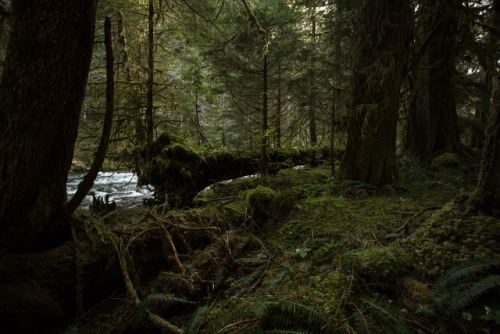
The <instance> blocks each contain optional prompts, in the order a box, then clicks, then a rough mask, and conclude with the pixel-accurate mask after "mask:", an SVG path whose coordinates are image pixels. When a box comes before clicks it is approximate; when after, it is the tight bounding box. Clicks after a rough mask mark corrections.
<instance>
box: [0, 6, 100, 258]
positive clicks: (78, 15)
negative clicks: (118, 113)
mask: <svg viewBox="0 0 500 334" xmlns="http://www.w3.org/2000/svg"><path fill="white" fill-rule="evenodd" d="M95 11H96V1H83V0H78V1H76V0H75V1H48V0H40V1H29V0H16V1H12V11H11V25H12V29H11V37H10V43H9V47H8V50H7V54H6V59H5V67H4V71H3V76H2V80H1V83H0V173H1V175H0V176H1V177H0V189H1V190H0V246H3V247H6V248H10V249H13V250H19V251H28V250H31V249H33V248H34V247H36V246H37V244H40V243H43V242H44V240H43V239H44V238H46V237H47V236H48V235H51V233H52V232H53V231H54V228H55V227H56V226H55V221H54V220H52V218H53V217H54V216H55V215H57V213H58V212H59V210H61V208H62V207H63V206H64V205H65V203H66V181H67V175H68V171H69V169H70V166H71V160H72V157H73V150H74V144H75V141H76V137H77V130H78V122H79V115H80V111H81V107H82V103H83V98H84V93H85V86H86V83H87V77H88V71H89V66H90V59H91V55H92V46H93V42H94V22H95ZM48 241H51V240H48Z"/></svg>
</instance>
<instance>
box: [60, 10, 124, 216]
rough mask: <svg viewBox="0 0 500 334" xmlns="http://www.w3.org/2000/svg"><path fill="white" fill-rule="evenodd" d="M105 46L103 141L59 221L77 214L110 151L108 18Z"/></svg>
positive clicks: (112, 91)
mask: <svg viewBox="0 0 500 334" xmlns="http://www.w3.org/2000/svg"><path fill="white" fill-rule="evenodd" d="M104 45H105V47H106V114H105V117H104V125H103V128H102V134H101V139H100V141H99V147H98V148H97V152H96V153H95V158H94V162H93V163H92V167H90V170H89V172H88V173H87V174H86V175H85V177H84V178H83V181H82V182H80V183H79V184H78V190H77V191H76V193H75V194H74V195H73V197H72V198H71V200H69V201H68V203H67V204H66V206H65V207H64V209H63V210H62V213H61V215H60V217H59V219H62V220H67V219H69V218H70V216H71V215H72V214H73V212H75V210H76V209H77V208H78V206H79V205H80V204H81V203H82V201H83V199H84V198H85V196H87V194H88V192H89V191H90V189H91V188H92V186H93V185H94V181H95V179H96V177H97V174H98V173H99V171H100V170H101V167H102V164H103V162H104V159H105V158H106V153H107V151H108V144H109V138H110V136H111V127H112V125H113V109H114V106H115V81H114V66H113V62H114V56H113V45H112V41H111V19H110V18H109V17H106V18H105V20H104Z"/></svg>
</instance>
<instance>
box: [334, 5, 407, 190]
mask: <svg viewBox="0 0 500 334" xmlns="http://www.w3.org/2000/svg"><path fill="white" fill-rule="evenodd" d="M411 15H412V14H411V9H410V5H409V2H408V1H407V0H398V1H393V2H391V5H390V6H389V4H388V2H386V1H375V0H367V1H365V3H364V7H363V13H362V20H361V22H363V26H362V28H361V32H360V34H359V36H361V41H360V42H361V43H360V45H361V47H360V51H359V58H358V61H357V65H356V68H355V72H354V76H353V93H352V103H351V105H352V108H353V109H352V111H351V117H350V119H349V122H348V141H347V146H346V151H345V154H344V157H343V159H342V163H341V166H340V169H339V176H340V177H341V178H346V179H352V180H360V181H363V182H368V183H372V184H380V183H388V182H391V181H393V180H394V179H396V178H397V177H398V176H399V174H398V167H397V161H396V152H395V151H396V125H397V120H398V111H399V101H400V87H401V83H402V81H403V69H404V66H405V61H406V58H407V54H406V52H407V51H406V49H407V42H408V39H409V33H410V24H409V22H411Z"/></svg>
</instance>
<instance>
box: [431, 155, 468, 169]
mask: <svg viewBox="0 0 500 334" xmlns="http://www.w3.org/2000/svg"><path fill="white" fill-rule="evenodd" d="M430 168H431V170H445V169H448V168H454V169H460V168H461V164H460V161H459V160H458V157H457V155H456V154H454V153H443V154H441V155H440V156H437V157H436V158H434V159H433V160H432V162H431V167H430Z"/></svg>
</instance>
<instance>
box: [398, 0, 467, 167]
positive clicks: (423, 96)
mask: <svg viewBox="0 0 500 334" xmlns="http://www.w3.org/2000/svg"><path fill="white" fill-rule="evenodd" d="M431 6H433V7H435V8H432V11H433V13H434V15H433V18H432V19H431V20H429V21H430V22H427V21H424V22H423V23H422V24H423V25H425V26H424V27H423V29H424V31H425V32H426V33H427V34H429V37H428V38H429V40H430V42H429V46H428V48H427V50H426V51H424V52H425V55H424V56H423V57H422V59H423V60H424V61H423V66H422V67H421V68H418V69H416V70H415V72H416V73H415V77H416V81H415V84H414V87H413V89H414V94H413V98H412V103H411V108H410V113H409V115H408V124H407V133H406V140H405V150H406V151H407V152H410V153H412V154H414V155H415V156H417V157H418V158H419V159H420V160H421V161H425V162H428V161H430V160H431V159H432V158H434V157H435V156H436V155H438V154H440V153H443V152H457V151H460V139H459V132H458V123H457V112H456V102H455V101H456V98H455V79H454V78H455V52H456V30H457V19H456V17H454V16H453V15H452V13H453V12H454V10H456V9H457V8H458V7H459V3H458V2H457V1H456V0H453V1H450V2H441V3H438V4H434V2H433V3H432V5H431Z"/></svg>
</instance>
